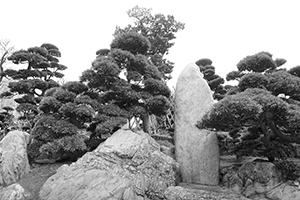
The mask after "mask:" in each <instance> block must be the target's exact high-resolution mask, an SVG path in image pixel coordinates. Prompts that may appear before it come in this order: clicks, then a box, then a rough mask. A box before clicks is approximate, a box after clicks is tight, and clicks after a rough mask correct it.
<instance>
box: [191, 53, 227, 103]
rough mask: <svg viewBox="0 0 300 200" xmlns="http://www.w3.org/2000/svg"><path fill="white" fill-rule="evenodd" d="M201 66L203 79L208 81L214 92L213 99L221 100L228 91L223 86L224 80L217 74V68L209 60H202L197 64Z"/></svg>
mask: <svg viewBox="0 0 300 200" xmlns="http://www.w3.org/2000/svg"><path fill="white" fill-rule="evenodd" d="M196 65H198V66H199V69H200V72H201V73H202V74H203V78H204V79H205V80H206V81H207V83H208V85H209V87H210V89H211V90H212V91H213V97H214V99H216V100H220V99H222V98H223V97H224V95H225V94H226V89H225V87H224V86H223V84H224V82H225V81H224V79H223V78H222V77H220V76H219V75H217V74H216V73H215V67H214V66H212V61H211V60H210V59H208V58H202V59H200V60H198V61H197V62H196Z"/></svg>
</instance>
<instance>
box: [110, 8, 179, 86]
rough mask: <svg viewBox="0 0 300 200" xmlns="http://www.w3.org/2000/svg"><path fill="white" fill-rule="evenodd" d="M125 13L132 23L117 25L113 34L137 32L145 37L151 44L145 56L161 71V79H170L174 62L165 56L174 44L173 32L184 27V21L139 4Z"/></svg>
mask: <svg viewBox="0 0 300 200" xmlns="http://www.w3.org/2000/svg"><path fill="white" fill-rule="evenodd" d="M127 14H128V16H129V17H130V18H131V19H132V20H133V24H130V25H128V26H126V27H125V28H123V29H122V28H120V27H119V26H117V27H116V30H115V33H114V36H118V35H120V34H123V33H128V32H137V33H139V34H141V35H143V36H144V37H146V38H147V39H148V40H149V42H150V44H151V46H150V48H149V49H148V50H147V51H148V52H147V56H148V57H149V59H150V60H151V62H152V63H153V65H154V66H156V67H157V69H158V70H159V71H160V72H161V74H162V76H163V80H169V79H171V73H172V71H173V68H174V63H173V62H170V61H169V60H167V59H166V58H165V56H166V55H168V53H169V49H170V48H171V47H172V46H173V45H174V42H173V40H174V39H176V36H175V34H176V33H177V32H178V31H180V30H183V29H184V23H181V22H178V21H176V20H175V18H174V16H172V15H166V16H165V15H163V14H160V13H159V14H152V13H151V9H147V8H143V7H139V6H135V7H133V8H132V9H130V10H128V12H127Z"/></svg>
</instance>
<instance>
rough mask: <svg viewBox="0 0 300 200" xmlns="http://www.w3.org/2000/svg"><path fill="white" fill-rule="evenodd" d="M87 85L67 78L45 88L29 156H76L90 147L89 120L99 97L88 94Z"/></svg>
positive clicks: (58, 158) (66, 157) (93, 113)
mask: <svg viewBox="0 0 300 200" xmlns="http://www.w3.org/2000/svg"><path fill="white" fill-rule="evenodd" d="M87 90H88V88H87V86H86V85H84V84H82V83H80V82H76V81H73V82H67V83H65V84H64V85H62V86H61V87H54V88H51V89H48V90H47V91H46V92H45V95H44V97H43V98H42V99H41V102H40V104H39V110H40V111H41V113H40V114H39V115H38V116H37V117H36V120H35V125H34V127H33V129H32V131H31V135H32V136H33V139H34V140H33V143H31V144H30V145H29V156H30V157H31V158H32V159H34V160H39V159H44V158H47V159H54V160H63V159H71V160H73V159H76V158H78V157H79V156H81V155H82V154H83V153H85V152H86V151H87V150H88V148H87V146H86V144H85V141H87V140H88V139H89V135H87V134H84V133H86V131H81V133H82V134H80V130H82V129H85V128H86V125H85V124H86V123H89V122H91V121H92V118H93V117H94V115H95V109H96V108H97V101H96V100H94V99H92V98H90V96H88V95H86V93H85V92H87Z"/></svg>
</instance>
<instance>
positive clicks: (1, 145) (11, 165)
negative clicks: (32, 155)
mask: <svg viewBox="0 0 300 200" xmlns="http://www.w3.org/2000/svg"><path fill="white" fill-rule="evenodd" d="M29 140H30V135H29V134H28V133H26V132H23V131H17V130H15V131H10V132H9V133H8V134H7V135H6V136H5V137H4V138H3V139H2V140H1V141H0V163H1V165H0V186H6V185H9V184H11V183H14V182H16V181H18V180H19V179H20V178H21V177H22V176H23V175H25V174H27V173H28V172H29V171H30V166H29V162H28V157H27V150H26V148H27V144H28V142H29Z"/></svg>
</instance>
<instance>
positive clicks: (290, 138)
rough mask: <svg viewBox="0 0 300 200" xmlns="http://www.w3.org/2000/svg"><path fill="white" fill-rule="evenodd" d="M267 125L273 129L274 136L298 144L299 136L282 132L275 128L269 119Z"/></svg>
mask: <svg viewBox="0 0 300 200" xmlns="http://www.w3.org/2000/svg"><path fill="white" fill-rule="evenodd" d="M268 125H269V127H270V128H271V130H272V131H273V133H274V134H275V135H276V136H278V137H279V138H280V139H282V140H283V141H286V142H290V143H297V144H300V136H297V135H286V134H284V133H283V132H281V131H280V130H279V129H278V128H277V126H276V125H275V124H274V122H273V121H271V120H268Z"/></svg>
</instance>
